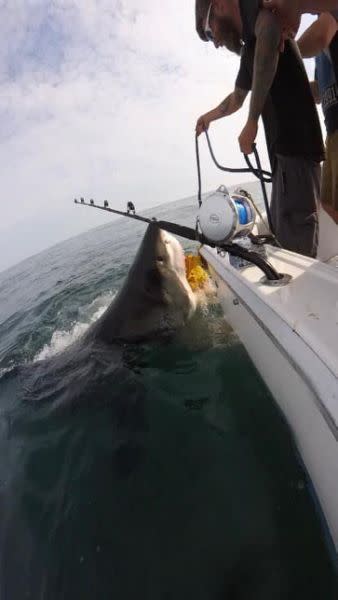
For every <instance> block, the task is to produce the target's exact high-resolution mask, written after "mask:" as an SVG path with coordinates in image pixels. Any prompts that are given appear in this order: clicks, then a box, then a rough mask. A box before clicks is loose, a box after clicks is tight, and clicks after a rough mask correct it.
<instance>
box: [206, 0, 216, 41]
mask: <svg viewBox="0 0 338 600" xmlns="http://www.w3.org/2000/svg"><path fill="white" fill-rule="evenodd" d="M211 9H212V2H210V5H209V8H208V12H207V18H206V21H205V27H204V35H205V39H206V40H207V41H208V42H213V41H214V34H213V33H212V29H211V27H210V14H211Z"/></svg>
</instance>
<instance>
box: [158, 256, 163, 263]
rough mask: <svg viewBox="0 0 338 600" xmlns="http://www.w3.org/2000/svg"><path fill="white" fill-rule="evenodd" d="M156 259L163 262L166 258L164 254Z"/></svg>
mask: <svg viewBox="0 0 338 600" xmlns="http://www.w3.org/2000/svg"><path fill="white" fill-rule="evenodd" d="M156 260H158V261H159V262H163V261H164V258H163V256H157V257H156Z"/></svg>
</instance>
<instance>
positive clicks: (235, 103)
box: [218, 87, 248, 117]
mask: <svg viewBox="0 0 338 600" xmlns="http://www.w3.org/2000/svg"><path fill="white" fill-rule="evenodd" d="M247 95H248V91H247V90H242V89H241V88H239V87H236V88H235V89H234V91H233V92H232V94H230V96H227V98H225V99H224V100H223V102H221V103H220V105H219V107H218V108H219V111H220V113H221V115H222V116H223V117H226V116H229V115H231V114H232V113H234V112H236V111H237V110H239V109H240V108H241V106H242V104H243V102H244V100H245V98H246V97H247Z"/></svg>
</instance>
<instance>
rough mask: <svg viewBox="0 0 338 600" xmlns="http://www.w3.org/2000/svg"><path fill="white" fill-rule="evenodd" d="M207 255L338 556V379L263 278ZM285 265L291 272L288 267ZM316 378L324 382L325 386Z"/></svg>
mask: <svg viewBox="0 0 338 600" xmlns="http://www.w3.org/2000/svg"><path fill="white" fill-rule="evenodd" d="M201 254H202V256H203V257H204V259H205V260H206V261H207V262H208V264H209V268H210V271H211V274H212V278H213V279H214V281H215V283H216V286H217V290H218V298H219V301H220V303H221V305H222V308H223V312H224V316H225V319H226V320H227V322H228V323H229V324H230V325H231V326H232V327H233V329H234V330H235V332H236V333H237V335H238V336H239V338H240V340H241V341H242V343H243V344H244V346H245V347H246V349H247V352H248V354H249V356H250V357H251V360H252V361H253V363H254V365H255V366H256V368H257V370H258V371H259V373H260V375H261V377H262V378H263V380H264V381H265V383H266V385H267V387H268V388H269V390H270V391H271V393H272V395H273V397H274V398H275V400H276V402H277V403H278V405H279V407H280V409H281V410H282V412H283V414H284V416H285V418H286V420H287V422H288V423H289V425H290V428H291V430H292V432H293V435H294V438H295V442H296V445H297V448H298V451H299V453H300V455H301V458H302V460H303V462H304V464H305V467H306V469H307V471H308V473H309V476H310V478H311V481H312V483H313V486H314V489H315V492H316V495H317V498H318V500H319V503H320V506H321V508H322V512H323V515H324V517H325V520H326V523H327V526H328V531H329V533H330V536H331V538H332V541H333V545H334V547H335V553H336V557H337V552H338V428H337V423H336V414H335V413H333V412H332V411H331V410H330V406H331V405H330V402H332V400H333V401H336V400H337V395H336V396H335V390H337V379H336V378H335V374H334V373H332V370H330V368H329V367H328V366H327V365H325V364H323V361H322V360H321V359H320V358H319V357H318V356H317V355H316V353H315V352H313V351H312V350H311V348H310V347H309V345H308V344H307V343H306V342H305V341H304V340H303V339H302V337H301V336H300V335H299V333H298V332H297V331H295V329H293V328H292V327H291V326H290V324H288V323H287V322H286V320H285V319H284V318H283V314H281V313H279V311H278V306H277V304H276V305H275V306H274V305H273V303H271V302H270V300H269V298H265V297H264V291H263V292H262V286H260V285H257V281H258V280H257V276H256V280H255V277H252V276H250V277H249V278H247V277H246V274H245V273H247V272H248V269H245V270H244V272H243V271H241V270H236V269H234V268H233V267H232V266H231V265H230V263H229V259H228V257H227V255H225V256H224V255H223V256H221V257H220V256H219V255H217V253H216V252H215V251H214V250H212V249H210V248H208V247H203V248H202V250H201ZM289 254H290V253H287V255H289ZM280 260H282V259H280ZM271 262H272V263H273V261H271ZM279 262H280V261H279ZM287 262H289V261H287ZM276 266H278V267H280V264H278V265H276ZM284 266H285V269H284V272H286V271H287V264H286V263H285V265H284ZM289 268H290V265H289ZM250 269H256V267H250V268H249V270H250ZM260 275H261V274H260ZM255 286H256V287H255ZM284 295H285V294H284ZM313 377H314V378H315V379H313ZM316 377H317V379H318V378H319V377H320V378H321V385H319V386H318V385H316ZM325 377H326V383H325V381H324V379H325ZM317 383H318V382H317ZM323 390H326V392H325V391H324V392H323ZM323 394H324V395H325V394H327V397H326V396H325V397H322V396H323ZM334 396H335V397H334ZM267 426H268V424H267Z"/></svg>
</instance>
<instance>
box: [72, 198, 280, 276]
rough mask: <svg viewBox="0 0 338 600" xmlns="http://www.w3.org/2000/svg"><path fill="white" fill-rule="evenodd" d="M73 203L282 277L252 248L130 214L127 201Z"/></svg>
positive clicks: (179, 226) (167, 222)
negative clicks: (122, 205)
mask: <svg viewBox="0 0 338 600" xmlns="http://www.w3.org/2000/svg"><path fill="white" fill-rule="evenodd" d="M74 203H75V204H79V205H82V206H89V207H91V208H97V209H99V210H103V211H105V212H109V213H113V214H115V215H119V216H121V217H127V218H129V219H134V220H136V221H142V222H143V223H147V224H148V225H155V226H156V227H159V228H160V229H163V230H164V231H167V232H168V233H172V234H174V235H178V236H180V237H183V238H185V239H187V240H191V241H193V242H199V243H200V244H205V245H208V246H210V247H212V248H217V249H220V250H221V251H224V252H228V253H229V254H231V255H232V256H236V257H238V258H242V259H243V260H246V261H248V262H250V263H252V264H254V265H256V266H257V267H258V268H259V269H261V271H263V273H264V274H265V276H266V278H267V279H268V280H269V281H278V280H281V279H282V278H283V275H281V274H280V273H278V272H277V271H276V269H274V267H273V266H272V265H271V264H270V263H269V262H268V261H267V260H266V259H265V258H264V257H262V256H261V255H260V254H257V253H256V252H253V251H252V250H247V249H246V248H243V247H242V246H240V245H238V244H234V243H233V242H231V243H223V244H216V243H214V242H212V241H210V240H209V239H207V238H206V237H205V236H204V235H203V233H200V232H199V231H198V230H197V229H193V228H192V227H186V226H185V225H179V224H178V223H172V222H171V221H164V220H162V219H161V220H157V219H156V218H155V217H152V218H151V219H148V218H147V217H143V216H141V215H137V214H131V213H130V212H129V210H128V204H129V203H128V204H127V211H121V210H117V209H115V208H110V207H109V204H108V201H107V200H105V201H104V203H103V206H101V205H99V204H96V203H95V202H94V200H93V199H91V200H90V201H89V202H86V201H85V200H84V198H81V199H80V200H77V199H76V198H75V200H74ZM132 206H133V209H132V210H135V207H134V205H132Z"/></svg>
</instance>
